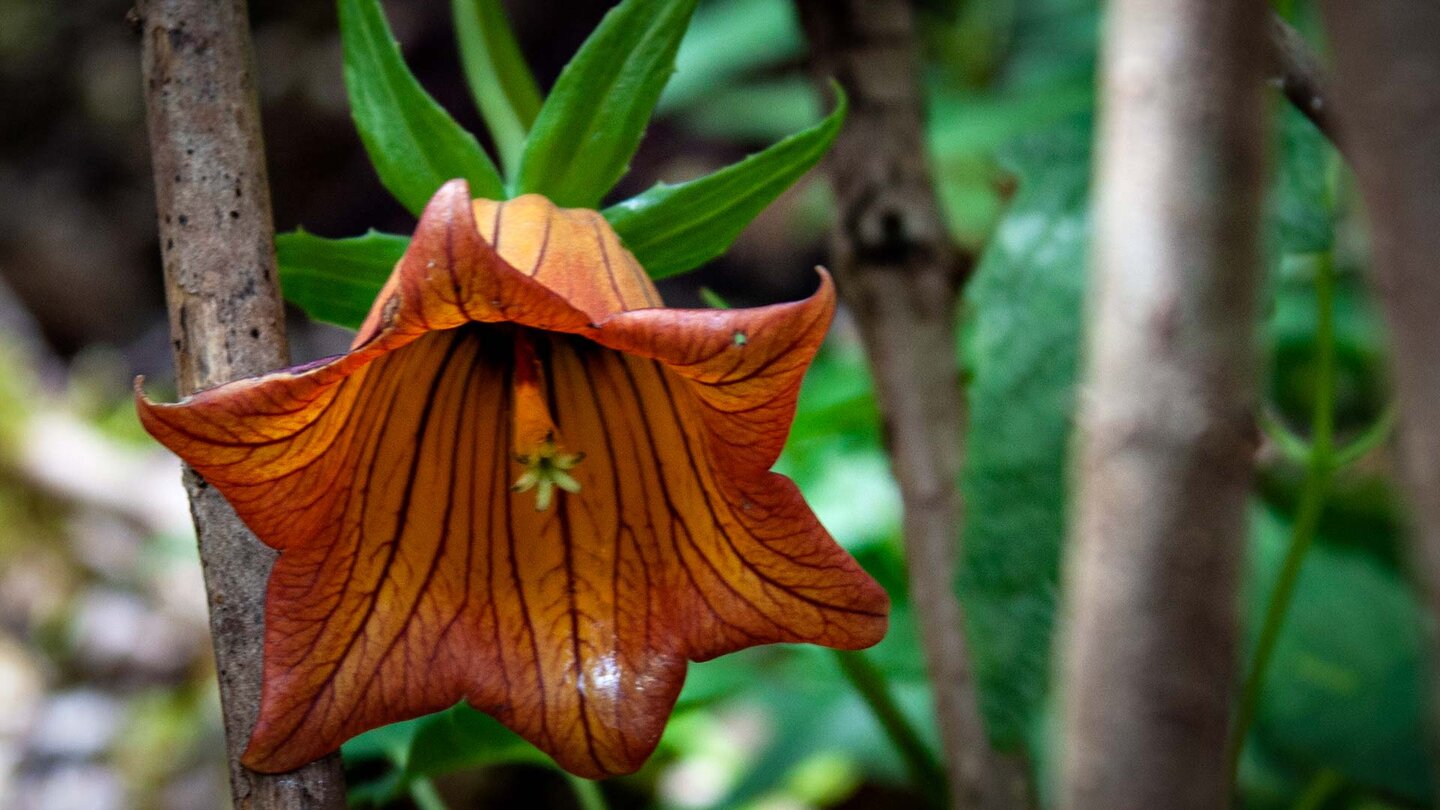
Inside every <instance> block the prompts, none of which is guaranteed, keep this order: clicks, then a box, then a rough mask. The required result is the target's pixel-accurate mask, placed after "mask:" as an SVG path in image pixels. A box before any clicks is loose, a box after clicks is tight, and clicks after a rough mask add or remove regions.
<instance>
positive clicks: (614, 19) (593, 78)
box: [515, 0, 695, 208]
mask: <svg viewBox="0 0 1440 810" xmlns="http://www.w3.org/2000/svg"><path fill="white" fill-rule="evenodd" d="M694 11H695V0H625V1H624V2H622V3H621V4H620V5H618V6H616V7H615V8H613V9H611V10H610V13H608V14H606V15H605V19H604V20H601V22H600V26H599V27H598V28H596V29H595V32H594V33H593V34H591V35H590V38H589V39H587V40H585V44H584V45H582V46H581V47H580V51H579V53H577V54H575V58H574V59H571V60H570V64H568V65H566V66H565V70H564V71H562V72H561V73H560V78H559V79H558V80H557V81H556V82H555V87H554V88H553V89H552V90H551V91H550V95H549V97H548V98H546V99H545V104H544V106H542V107H541V108H540V114H539V116H538V117H537V118H536V119H535V125H534V127H532V128H531V130H530V137H529V139H528V140H526V142H525V153H524V155H523V156H522V157H521V158H520V172H519V178H518V182H517V183H516V188H515V191H516V192H517V193H521V194H523V193H529V192H535V193H539V194H544V195H545V196H547V197H549V198H550V199H551V200H553V201H554V202H555V204H556V205H561V206H566V207H572V208H595V207H597V206H598V205H599V204H600V200H601V198H602V197H604V196H605V192H607V191H609V190H610V189H611V188H612V187H614V185H615V183H616V181H618V180H619V179H620V177H621V175H623V174H624V173H625V170H626V168H627V167H628V166H629V165H630V158H631V157H632V156H633V155H634V154H635V149H636V148H637V147H638V146H639V145H640V137H641V136H642V135H644V133H645V127H646V125H647V124H648V123H649V121H650V114H651V112H652V111H653V110H654V109H655V102H656V100H658V99H659V98H660V91H661V90H662V89H663V88H664V87H665V82H666V81H667V80H668V79H669V78H670V74H671V72H672V71H673V70H674V66H675V52H676V50H677V49H678V48H679V47H680V39H681V37H682V36H683V35H684V33H685V27H686V25H687V24H689V21H690V15H691V14H692V13H693V12H694Z"/></svg>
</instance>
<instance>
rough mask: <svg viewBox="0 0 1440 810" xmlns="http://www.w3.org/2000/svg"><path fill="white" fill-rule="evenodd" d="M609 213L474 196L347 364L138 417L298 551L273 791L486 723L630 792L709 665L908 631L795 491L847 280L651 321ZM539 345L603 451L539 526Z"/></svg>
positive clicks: (564, 416)
mask: <svg viewBox="0 0 1440 810" xmlns="http://www.w3.org/2000/svg"><path fill="white" fill-rule="evenodd" d="M477 213H478V214H482V215H485V216H480V217H479V218H478V223H479V224H478V225H477V217H476V214H477ZM591 213H593V212H572V211H562V210H561V209H557V208H555V207H554V206H552V205H550V204H549V203H548V201H545V200H543V199H542V198H538V197H529V198H521V199H518V200H514V201H511V202H509V203H505V204H503V205H501V204H496V203H483V201H482V202H481V203H476V204H474V205H473V206H472V205H471V202H470V200H469V199H468V193H467V191H466V190H465V188H464V186H463V184H460V183H452V184H448V185H447V186H446V187H445V188H443V189H442V190H441V191H440V192H439V193H438V194H437V195H436V198H435V199H434V200H433V201H432V202H431V204H430V206H429V207H428V208H427V209H426V212H425V215H424V216H423V217H422V220H421V222H420V225H419V227H418V229H417V232H416V235H415V238H414V240H413V242H412V246H411V248H410V250H409V252H408V253H407V254H406V256H405V258H404V259H403V260H402V261H401V262H400V264H399V265H398V266H397V268H396V273H395V276H394V277H393V278H392V280H391V283H390V284H389V285H388V286H387V291H386V293H385V294H382V296H381V298H380V299H379V300H378V301H377V302H376V305H375V309H374V311H373V312H372V314H371V317H370V319H369V321H367V324H366V326H365V327H364V328H363V329H362V331H361V333H360V334H359V335H358V336H357V338H356V347H355V349H354V350H352V351H351V352H350V353H349V354H347V355H344V356H342V357H339V358H335V359H332V360H329V361H326V362H323V363H319V364H313V365H311V366H309V367H305V368H301V369H294V370H289V371H283V372H277V373H274V374H270V375H266V376H264V377H259V378H255V379H250V380H243V381H239V382H236V383H232V384H229V385H225V386H221V387H219V388H216V389H212V390H210V391H206V392H203V393H200V394H197V395H195V396H193V397H191V398H189V399H187V400H185V401H184V402H181V403H178V404H175V405H158V404H154V403H151V402H149V401H148V400H144V399H143V398H142V399H141V400H140V413H141V418H142V420H143V422H144V424H145V426H146V428H147V429H148V430H150V432H151V433H152V434H153V435H155V436H156V438H158V439H159V440H160V441H162V442H163V443H165V444H166V445H167V446H169V447H170V448H171V449H173V450H174V451H175V452H176V453H178V454H179V455H180V456H181V457H182V458H184V459H185V460H186V461H187V462H189V463H190V464H191V465H192V466H193V467H195V469H196V470H197V471H198V472H199V473H200V474H201V475H203V476H204V477H205V479H206V480H207V481H209V482H210V483H211V484H213V485H214V486H216V487H217V488H219V489H220V490H221V491H222V492H223V493H224V494H225V495H226V497H227V498H228V499H229V500H230V502H231V503H232V504H233V505H234V506H235V508H236V511H237V512H238V513H239V514H240V516H241V517H242V518H243V519H244V520H245V521H246V522H247V523H248V524H249V525H250V526H251V527H252V528H253V529H254V530H255V532H256V534H257V535H258V536H259V537H260V538H261V539H262V540H264V541H265V542H266V543H268V544H270V545H272V546H274V547H276V548H278V549H280V551H281V554H280V556H279V559H278V561H277V562H276V565H275V568H274V571H273V573H272V574H271V580H270V589H269V594H268V599H267V609H266V646H265V649H266V656H265V668H264V670H265V680H264V688H263V696H262V703H261V712H260V720H259V723H258V724H257V726H256V729H255V732H254V735H253V737H252V740H251V744H250V748H249V750H248V751H247V753H246V756H245V762H246V764H247V765H249V766H250V767H252V768H255V769H258V770H263V771H283V770H289V769H291V768H294V767H297V766H299V765H302V764H304V763H305V762H307V761H310V760H312V759H315V758H317V757H319V756H322V755H324V754H326V753H328V752H330V751H333V750H334V749H336V748H337V747H338V746H339V745H340V743H341V742H343V741H344V740H345V739H347V738H348V737H350V736H353V735H354V734H357V733H359V732H361V731H364V730H366V729H369V728H373V727H375V726H378V725H381V724H383V723H388V722H393V721H396V720H401V719H405V718H409V717H414V716H416V715H419V714H423V713H426V712H430V711H435V710H439V709H442V708H445V707H448V706H450V705H452V704H454V703H455V702H456V701H458V700H461V699H465V700H468V701H470V702H471V703H472V704H473V705H475V706H476V707H477V708H480V709H482V710H484V711H487V712H490V713H491V714H493V715H494V716H495V717H497V718H498V719H499V720H500V721H501V722H503V723H505V724H506V725H508V726H509V727H511V728H512V729H514V730H515V731H517V732H518V733H520V734H521V735H523V736H524V737H526V738H527V739H529V740H530V741H532V742H533V743H535V744H536V745H537V746H538V747H540V748H541V749H542V750H544V751H546V752H547V753H549V754H551V755H552V756H554V757H555V759H556V760H557V761H558V762H559V763H560V764H561V765H562V766H564V767H565V768H567V769H568V770H570V771H572V772H574V773H577V774H580V775H584V776H591V777H599V776H606V775H612V774H619V773H627V772H630V771H633V770H635V769H636V768H638V767H639V766H640V765H641V764H643V762H644V760H645V758H646V757H647V756H648V755H649V754H650V752H651V751H652V750H653V749H654V747H655V744H656V742H657V741H658V739H659V735H660V732H661V730H662V728H663V726H664V722H665V719H666V717H667V716H668V714H669V712H670V709H671V707H672V706H673V704H674V701H675V697H676V695H677V694H678V692H679V689H680V686H681V683H682V682H683V679H684V672H685V667H686V661H687V660H704V659H707V658H711V657H714V656H716V655H720V654H723V653H725V652H730V651H733V650H737V649H741V648H744V647H748V646H752V645H755V644H764V643H771V642H780V641H791V642H814V643H818V644H824V645H827V646H832V647H840V648H859V647H865V646H868V645H870V644H873V643H875V642H876V641H878V640H879V639H880V637H881V636H882V635H883V634H884V631H885V624H886V613H887V609H888V602H887V598H886V596H885V593H884V591H883V590H881V589H880V588H879V586H878V585H877V584H876V583H875V582H874V581H873V580H871V579H870V578H869V577H868V576H867V575H866V574H865V573H864V572H863V571H862V570H861V569H860V568H859V567H858V566H857V565H856V563H855V562H854V560H853V559H851V558H850V557H849V555H847V554H846V553H845V552H844V551H843V550H841V549H840V548H839V547H838V546H837V545H836V544H835V543H834V541H833V540H832V539H831V538H830V536H829V535H828V534H827V533H826V532H825V530H824V529H823V528H822V527H821V526H820V525H819V523H818V522H817V521H816V519H815V517H814V515H813V514H812V513H811V511H810V509H809V508H808V507H807V506H806V505H805V503H804V501H803V499H802V498H801V496H800V494H799V492H798V491H797V489H796V488H795V486H794V484H793V483H791V482H790V481H789V480H788V479H786V478H784V477H782V476H779V475H776V474H774V473H771V472H769V467H770V465H771V464H772V463H773V461H774V459H775V456H776V454H778V453H779V450H780V447H781V445H782V444H783V442H784V438H785V434H786V431H787V430H788V426H789V421H790V418H791V417H792V416H793V412H794V407H795V397H796V394H797V392H798V386H799V383H800V378H801V376H802V375H803V373H804V369H805V368H806V366H807V365H808V364H809V362H810V360H811V358H812V357H813V355H814V353H815V351H816V348H817V347H818V345H819V343H820V341H821V339H822V338H823V335H824V332H825V329H826V328H827V326H828V324H829V320H830V316H831V313H832V312H833V308H834V292H833V289H832V288H831V285H830V283H829V279H828V277H826V276H823V275H822V283H821V287H820V289H819V290H818V291H817V292H816V294H815V295H814V296H812V297H811V298H809V299H806V300H805V301H800V302H796V303H794V304H784V305H778V306H773V307H762V308H758V309H753V310H720V311H712V310H700V311H686V310H668V309H647V308H637V307H648V306H650V305H651V304H652V302H654V303H657V304H658V300H659V299H658V296H655V293H654V288H653V286H652V285H650V282H649V280H648V279H646V278H645V277H644V275H643V272H640V271H639V268H638V266H634V260H633V258H631V257H630V256H629V254H628V253H626V252H625V251H624V250H623V249H622V248H620V247H619V244H618V242H616V241H615V240H614V236H613V233H612V232H610V231H609V229H608V226H604V223H603V221H600V220H598V216H597V217H596V218H594V219H591V218H590V217H589V216H588V214H591ZM487 216H488V219H489V222H490V223H491V225H489V226H487V225H486V224H485V223H486V218H487ZM487 228H488V230H487ZM497 233H498V245H494V241H493V240H495V239H496V238H497V237H496V235H497ZM512 238H513V241H511V240H512ZM492 245H493V246H492ZM537 245H538V247H537ZM597 259H598V260H599V262H600V264H599V265H598V266H597V265H596V264H595V262H596V260H597ZM632 266H633V272H632V269H631V268H632ZM517 341H518V342H520V347H521V348H523V349H524V351H522V352H518V355H519V356H520V357H522V358H530V357H534V358H538V361H539V363H540V365H541V367H543V379H544V391H545V393H546V397H547V399H548V403H547V405H546V407H547V408H548V412H547V418H552V419H553V420H554V424H555V425H556V427H557V429H558V431H559V433H560V434H561V435H563V437H564V444H565V446H566V447H567V448H568V449H569V451H573V452H574V453H576V454H583V461H580V462H579V463H578V464H576V465H575V466H573V468H569V473H570V474H571V475H573V477H574V479H575V481H576V482H578V484H579V485H580V490H579V492H578V493H573V494H572V493H570V492H559V493H557V494H556V495H555V501H554V504H553V505H552V506H550V507H549V508H548V509H545V510H543V511H540V510H537V509H536V505H535V504H536V501H535V498H534V496H533V494H531V493H517V492H514V491H512V485H513V484H514V483H515V481H516V479H517V476H518V475H519V474H520V473H521V469H522V468H521V465H520V463H518V462H517V461H516V459H515V454H514V453H513V452H512V448H513V446H514V440H515V438H516V437H515V436H514V435H513V434H514V431H515V425H516V424H517V420H516V407H517V400H516V398H515V395H514V391H515V386H514V383H515V373H514V372H515V368H516V366H515V363H516V362H517V361H516V357H517ZM522 376H524V377H525V380H526V381H527V384H533V383H534V380H533V379H532V378H531V377H530V376H529V375H528V374H527V375H522ZM520 406H521V407H526V406H525V405H524V404H523V402H522V403H521V405H520Z"/></svg>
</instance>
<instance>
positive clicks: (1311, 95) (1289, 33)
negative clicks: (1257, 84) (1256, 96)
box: [1265, 11, 1344, 151]
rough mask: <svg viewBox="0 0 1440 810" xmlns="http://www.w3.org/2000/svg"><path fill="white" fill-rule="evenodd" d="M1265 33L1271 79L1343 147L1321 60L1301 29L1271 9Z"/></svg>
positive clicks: (1307, 115)
mask: <svg viewBox="0 0 1440 810" xmlns="http://www.w3.org/2000/svg"><path fill="white" fill-rule="evenodd" d="M1265 33H1266V36H1267V37H1268V38H1269V40H1270V52H1271V56H1272V59H1271V65H1270V70H1271V75H1272V81H1273V82H1274V83H1275V85H1276V86H1278V87H1279V88H1280V92H1282V93H1284V94H1285V98H1286V99H1288V100H1289V101H1290V103H1291V104H1292V105H1293V106H1294V107H1295V109H1297V110H1299V111H1300V112H1301V113H1302V114H1303V115H1304V116H1305V117H1306V118H1309V119H1310V123H1312V124H1314V125H1315V128H1316V129H1319V130H1320V132H1321V133H1322V134H1324V135H1325V137H1326V138H1329V139H1330V142H1331V143H1332V144H1335V147H1336V148H1337V149H1341V151H1344V150H1343V148H1342V147H1341V146H1340V138H1339V133H1338V132H1336V130H1335V123H1334V121H1333V119H1332V116H1331V106H1330V100H1331V98H1332V96H1331V93H1330V81H1329V78H1328V77H1327V76H1326V75H1325V68H1324V67H1323V66H1322V65H1321V64H1320V60H1319V59H1317V58H1316V57H1315V54H1314V53H1313V52H1312V51H1311V50H1310V46H1309V45H1308V44H1306V42H1305V38H1304V37H1302V36H1300V32H1299V31H1296V30H1295V29H1294V28H1292V27H1291V26H1290V24H1289V23H1287V22H1285V20H1283V19H1281V17H1280V15H1279V14H1276V13H1275V12H1273V11H1272V12H1270V18H1269V20H1268V21H1267V22H1266V24H1265Z"/></svg>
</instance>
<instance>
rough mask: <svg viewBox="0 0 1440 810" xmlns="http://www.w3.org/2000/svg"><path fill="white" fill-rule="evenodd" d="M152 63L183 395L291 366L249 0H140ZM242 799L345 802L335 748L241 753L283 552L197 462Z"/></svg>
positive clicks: (150, 89) (158, 174)
mask: <svg viewBox="0 0 1440 810" xmlns="http://www.w3.org/2000/svg"><path fill="white" fill-rule="evenodd" d="M138 11H139V14H140V17H141V23H140V27H141V36H142V38H143V42H142V48H143V69H144V78H145V91H146V92H145V101H146V111H147V123H148V125H149V130H150V152H151V160H152V163H153V169H154V174H155V194H156V203H157V208H158V213H159V218H160V239H161V243H162V257H163V259H164V264H165V287H166V290H165V291H166V299H167V301H168V304H169V309H170V332H171V337H172V344H173V347H174V350H175V365H176V368H177V370H178V373H177V379H178V383H179V388H180V392H181V393H182V394H190V393H194V392H195V391H198V390H201V389H204V388H210V387H212V386H215V385H219V384H220V383H223V382H227V381H229V380H233V379H236V378H239V377H244V376H248V375H253V374H259V373H261V372H265V371H271V370H273V369H276V368H279V367H282V366H284V365H286V364H287V351H286V346H285V332H284V324H285V321H284V310H283V308H282V306H281V303H280V290H279V287H278V286H277V284H276V275H275V251H274V226H273V224H272V222H271V217H270V188H269V183H268V180H267V178H266V175H265V154H264V148H263V145H262V143H261V138H260V111H259V106H258V104H257V99H256V94H255V76H254V65H253V58H252V56H251V49H250V28H249V23H248V21H247V17H246V13H245V4H244V2H243V0H221V2H214V0H141V2H140V4H139V8H138ZM185 488H186V490H187V491H188V492H189V495H190V505H191V511H192V513H193V514H194V517H195V529H196V533H197V535H198V536H199V541H200V560H201V564H202V567H203V568H204V571H205V588H206V591H207V595H208V597H209V602H210V629H211V634H212V635H213V637H214V644H215V659H216V664H217V670H218V673H219V678H220V700H221V707H222V709H223V711H224V716H225V737H226V743H227V746H228V748H229V752H230V782H231V789H232V792H233V794H234V803H235V806H236V807H237V808H241V809H242V810H269V809H270V808H287V809H288V808H295V809H297V810H309V809H310V808H338V807H343V806H344V803H345V783H344V775H343V773H342V771H341V768H340V761H339V757H338V756H331V757H327V758H326V759H323V760H320V761H319V762H315V763H312V764H310V765H307V766H305V767H304V768H301V769H300V770H298V771H295V772H293V773H288V774H280V775H268V774H259V773H255V772H254V771H250V770H248V769H246V768H245V767H244V766H242V765H241V764H240V754H241V752H243V751H244V750H245V745H246V742H247V741H248V740H249V737H250V730H251V728H252V727H253V726H254V723H255V718H256V716H257V714H258V711H259V703H260V667H261V657H262V653H263V639H264V600H265V586H266V582H267V580H268V579H269V572H270V565H271V563H272V562H273V561H274V557H275V555H274V552H273V551H271V550H270V549H268V548H266V547H265V546H264V545H262V544H261V543H260V542H259V541H258V540H256V539H255V537H254V535H252V534H251V533H250V531H249V530H248V529H247V528H246V527H245V525H244V524H243V523H241V522H240V520H239V518H237V517H236V516H235V513H234V511H233V510H232V509H231V508H230V505H229V504H228V503H227V502H226V501H225V499H224V498H223V497H221V495H220V493H219V492H217V491H216V490H214V489H213V488H211V487H210V486H208V485H207V484H206V483H205V482H204V481H203V480H201V479H200V477H199V476H197V475H195V474H194V472H192V471H188V470H187V471H186V474H185Z"/></svg>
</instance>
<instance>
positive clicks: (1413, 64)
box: [1322, 0, 1440, 765]
mask: <svg viewBox="0 0 1440 810" xmlns="http://www.w3.org/2000/svg"><path fill="white" fill-rule="evenodd" d="M1322 9H1323V11H1324V20H1325V28H1326V31H1327V32H1328V34H1329V38H1330V42H1331V45H1332V46H1333V48H1334V52H1335V83H1336V91H1337V92H1338V93H1339V96H1340V105H1341V107H1340V109H1339V110H1338V112H1337V116H1338V118H1339V120H1340V130H1341V132H1342V133H1343V135H1344V137H1345V142H1346V145H1347V146H1348V147H1349V154H1348V157H1349V158H1350V162H1351V165H1352V166H1353V167H1354V169H1355V176H1356V179H1357V180H1358V181H1359V186H1360V191H1361V193H1362V195H1363V196H1364V200H1365V208H1366V214H1367V218H1368V220H1369V225H1370V243H1371V276H1372V278H1373V281H1374V283H1375V285H1376V287H1377V289H1378V292H1379V297H1380V304H1381V307H1382V308H1383V310H1384V312H1385V319H1386V322H1387V323H1388V324H1389V327H1390V336H1391V340H1392V345H1393V346H1394V360H1393V363H1394V366H1393V368H1394V375H1393V376H1394V382H1395V391H1396V397H1397V400H1398V406H1399V445H1400V457H1401V462H1402V463H1401V473H1402V479H1403V480H1402V484H1403V485H1404V489H1405V493H1406V495H1407V499H1408V501H1409V504H1408V505H1409V509H1410V515H1411V522H1412V528H1411V530H1412V534H1413V549H1414V560H1415V565H1414V569H1415V574H1416V576H1417V579H1418V580H1419V584H1420V586H1421V591H1422V592H1423V593H1424V595H1425V597H1424V598H1425V599H1426V602H1425V604H1426V606H1427V608H1428V611H1429V613H1430V616H1431V618H1432V620H1433V619H1440V328H1437V326H1436V314H1437V313H1440V38H1437V36H1440V5H1437V4H1436V3H1435V2H1433V0H1374V2H1368V3H1352V2H1344V1H1343V0H1340V1H1338V2H1337V1H1336V0H1327V2H1326V3H1325V4H1324V5H1323V6H1322ZM1430 626H1431V630H1432V636H1431V650H1432V653H1431V654H1432V659H1431V660H1432V661H1433V662H1434V666H1432V667H1431V671H1432V673H1433V675H1434V677H1435V680H1433V681H1432V687H1431V698H1430V705H1431V707H1432V709H1431V710H1432V712H1433V716H1434V718H1435V721H1434V722H1432V723H1431V727H1432V729H1440V635H1436V634H1435V633H1436V627H1437V623H1436V622H1435V621H1431V622H1430ZM1436 745H1437V747H1435V748H1433V749H1432V750H1434V751H1440V740H1436ZM1437 765H1440V763H1437Z"/></svg>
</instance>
